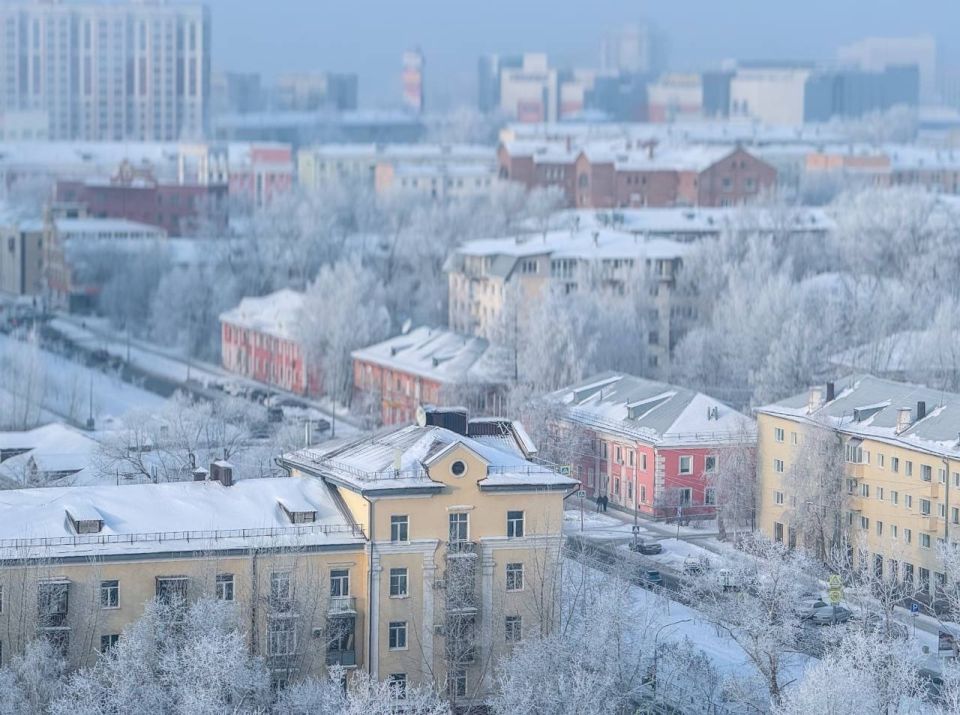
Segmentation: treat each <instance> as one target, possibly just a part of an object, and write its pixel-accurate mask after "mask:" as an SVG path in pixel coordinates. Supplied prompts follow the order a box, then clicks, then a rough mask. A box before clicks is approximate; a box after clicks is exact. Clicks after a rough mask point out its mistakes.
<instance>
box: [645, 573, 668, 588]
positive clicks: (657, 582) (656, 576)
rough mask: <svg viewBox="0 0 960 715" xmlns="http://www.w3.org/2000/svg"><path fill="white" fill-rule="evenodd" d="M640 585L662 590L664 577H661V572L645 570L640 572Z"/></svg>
mask: <svg viewBox="0 0 960 715" xmlns="http://www.w3.org/2000/svg"><path fill="white" fill-rule="evenodd" d="M640 585H641V586H643V587H644V588H649V589H655V588H660V587H662V586H663V576H661V575H660V572H659V571H647V570H646V569H644V570H643V571H641V572H640Z"/></svg>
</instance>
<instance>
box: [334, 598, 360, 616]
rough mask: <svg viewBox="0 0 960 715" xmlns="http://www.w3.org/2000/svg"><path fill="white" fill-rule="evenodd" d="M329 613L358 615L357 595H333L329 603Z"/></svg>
mask: <svg viewBox="0 0 960 715" xmlns="http://www.w3.org/2000/svg"><path fill="white" fill-rule="evenodd" d="M327 614H328V615H331V616H355V615H357V597H356V596H331V597H330V603H329V604H328V605H327Z"/></svg>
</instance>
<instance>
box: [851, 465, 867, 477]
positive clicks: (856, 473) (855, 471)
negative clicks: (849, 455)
mask: <svg viewBox="0 0 960 715" xmlns="http://www.w3.org/2000/svg"><path fill="white" fill-rule="evenodd" d="M866 466H867V465H865V464H850V463H848V464H847V476H848V477H850V478H851V479H863V472H864V470H865V468H866Z"/></svg>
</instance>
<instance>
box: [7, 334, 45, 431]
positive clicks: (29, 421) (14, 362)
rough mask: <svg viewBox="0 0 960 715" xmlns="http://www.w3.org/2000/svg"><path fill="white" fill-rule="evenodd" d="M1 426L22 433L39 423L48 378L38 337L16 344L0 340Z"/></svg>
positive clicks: (11, 340)
mask: <svg viewBox="0 0 960 715" xmlns="http://www.w3.org/2000/svg"><path fill="white" fill-rule="evenodd" d="M0 374H2V375H3V376H4V379H3V383H2V385H0V427H2V428H4V429H14V430H24V429H30V428H32V427H36V426H37V425H38V424H39V423H40V417H41V413H42V410H43V402H44V399H45V397H46V394H47V389H48V376H47V371H46V367H45V362H44V360H43V356H42V355H41V353H40V342H39V336H37V335H36V334H30V335H28V336H27V339H26V341H24V342H19V341H17V340H14V339H12V338H9V337H0Z"/></svg>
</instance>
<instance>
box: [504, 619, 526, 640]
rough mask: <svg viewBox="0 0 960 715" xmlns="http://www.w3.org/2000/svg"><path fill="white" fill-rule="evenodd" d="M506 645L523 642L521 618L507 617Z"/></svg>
mask: <svg viewBox="0 0 960 715" xmlns="http://www.w3.org/2000/svg"><path fill="white" fill-rule="evenodd" d="M506 629H507V632H506V641H507V643H519V642H520V641H521V640H523V616H507V620H506Z"/></svg>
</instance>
